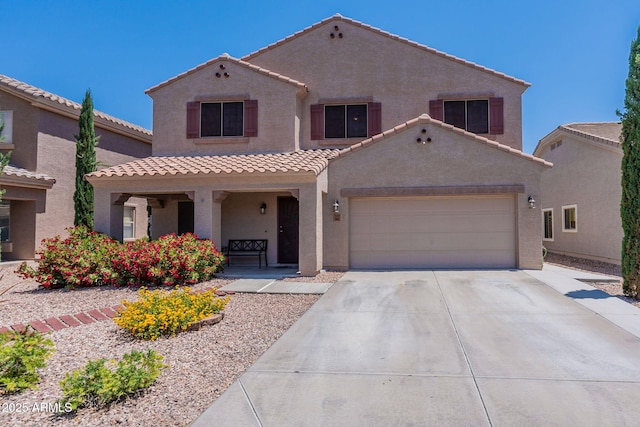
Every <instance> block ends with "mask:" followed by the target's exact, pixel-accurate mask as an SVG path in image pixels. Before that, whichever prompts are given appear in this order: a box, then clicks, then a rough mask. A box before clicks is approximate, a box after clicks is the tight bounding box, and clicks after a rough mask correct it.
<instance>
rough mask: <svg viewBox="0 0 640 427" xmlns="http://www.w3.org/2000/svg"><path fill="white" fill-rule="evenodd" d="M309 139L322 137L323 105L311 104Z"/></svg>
mask: <svg viewBox="0 0 640 427" xmlns="http://www.w3.org/2000/svg"><path fill="white" fill-rule="evenodd" d="M311 139H312V140H319V139H324V105H323V104H314V105H312V106H311Z"/></svg>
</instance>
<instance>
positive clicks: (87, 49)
mask: <svg viewBox="0 0 640 427" xmlns="http://www.w3.org/2000/svg"><path fill="white" fill-rule="evenodd" d="M0 11H1V13H2V16H4V17H5V19H2V20H1V23H0V29H1V31H2V34H3V35H4V37H3V38H4V43H3V46H2V47H3V55H2V57H3V59H2V61H0V73H1V74H5V75H8V76H10V77H13V78H15V79H18V80H21V81H24V82H26V83H29V84H31V85H34V86H37V87H39V88H41V89H44V90H47V91H49V92H53V93H55V94H57V95H60V96H63V97H65V98H69V99H72V100H74V101H77V102H81V101H82V98H83V96H84V92H85V90H86V89H88V88H90V89H91V91H92V94H93V98H94V104H95V107H96V108H97V109H99V110H101V111H103V112H105V113H108V114H111V115H114V116H116V117H119V118H121V119H124V120H127V121H130V122H133V123H135V124H139V125H141V126H144V127H146V128H149V129H151V128H152V103H151V98H149V97H148V96H147V95H146V94H145V93H144V91H145V90H146V89H148V88H150V87H152V86H154V85H156V84H158V83H160V82H162V81H164V80H167V79H168V78H170V77H173V76H175V75H177V74H179V73H181V72H183V71H186V70H187V69H189V68H192V67H194V66H196V65H198V64H201V63H203V62H206V61H207V60H209V59H211V58H214V57H216V56H218V55H220V54H221V53H224V52H227V53H229V54H230V55H232V56H235V57H242V56H244V55H246V54H248V53H250V52H253V51H255V50H257V49H259V48H261V47H263V46H266V45H267V44H270V43H273V42H275V41H277V40H280V39H282V38H284V37H286V36H288V35H290V34H292V33H294V32H296V31H299V30H301V29H303V28H305V27H308V26H309V25H312V24H314V23H316V22H318V21H321V20H323V19H324V18H327V17H329V16H332V15H334V14H335V13H340V14H342V15H344V16H347V17H349V18H352V19H355V20H358V21H362V22H364V23H367V24H370V25H373V26H375V27H378V28H381V29H383V30H385V31H389V32H391V33H394V34H398V35H400V36H402V37H406V38H409V39H411V40H414V41H416V42H419V43H421V44H424V45H427V46H430V47H432V48H434V49H438V50H441V51H444V52H447V53H449V54H452V55H455V56H458V57H461V58H464V59H466V60H469V61H472V62H475V63H478V64H480V65H483V66H485V67H489V68H492V69H495V70H498V71H500V72H503V73H506V74H508V75H511V76H514V77H517V78H519V79H522V80H525V81H527V82H529V83H531V85H532V86H531V87H530V88H529V89H528V90H527V91H526V92H525V94H524V95H523V98H522V99H523V143H524V151H525V152H528V153H531V152H532V151H533V149H534V148H535V145H536V144H537V142H538V140H539V139H540V138H542V137H543V136H544V135H546V134H547V133H549V132H551V131H552V130H553V129H555V128H556V127H557V126H558V125H560V124H563V123H569V122H584V121H615V120H618V117H617V116H616V110H617V109H620V110H621V109H622V108H623V100H624V83H625V79H626V76H627V72H628V56H629V48H630V45H631V42H632V40H633V39H634V38H635V37H636V34H637V28H638V26H639V25H640V1H638V0H608V1H607V2H604V1H593V0H582V1H580V0H537V1H535V2H520V1H517V0H511V1H506V0H485V1H471V0H465V1H463V0H447V1H425V0H423V1H417V0H395V1H392V2H389V1H371V0H370V1H364V0H343V1H334V0H321V1H318V0H315V1H303V0H297V1H293V0H282V1H267V0H263V1H254V0H245V1H242V0H241V1H228V0H227V1H218V0H209V1H204V0H193V1H189V0H183V1H175V0H174V1H168V0H155V1H136V0H129V1H121V0H112V1H108V2H107V1H97V0H96V1H89V0H85V1H80V0H76V1H71V0H66V1H65V0H56V1H44V0H42V1H36V0H32V1H16V0H0Z"/></svg>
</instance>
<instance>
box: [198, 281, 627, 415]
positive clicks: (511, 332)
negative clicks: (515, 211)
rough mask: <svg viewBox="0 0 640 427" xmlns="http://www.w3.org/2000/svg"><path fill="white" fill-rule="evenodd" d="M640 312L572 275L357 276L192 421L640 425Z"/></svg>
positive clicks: (333, 291)
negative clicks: (625, 327)
mask: <svg viewBox="0 0 640 427" xmlns="http://www.w3.org/2000/svg"><path fill="white" fill-rule="evenodd" d="M534 276H536V277H534ZM599 303H600V305H598V304H599ZM599 307H603V309H602V310H599ZM639 314H640V310H638V309H636V308H634V307H633V306H631V305H629V304H626V303H624V302H622V301H620V300H617V299H616V298H610V297H607V296H606V294H603V293H599V291H595V290H593V288H590V287H589V286H586V285H584V284H582V283H581V282H578V281H576V280H574V279H573V278H570V277H565V276H563V275H562V272H559V271H555V272H554V271H549V270H543V271H540V272H530V273H528V272H525V271H417V272H416V271H401V272H349V273H347V274H346V275H345V276H344V277H343V279H342V280H341V281H340V282H338V283H336V284H335V285H334V286H333V287H332V288H331V289H329V291H328V292H327V293H326V294H325V295H324V296H323V297H322V298H321V299H320V300H319V301H318V302H317V303H316V304H315V305H314V306H313V307H312V308H311V309H310V310H309V311H308V312H307V313H306V314H305V315H304V316H303V317H302V318H301V319H300V320H299V321H298V322H297V323H296V324H294V325H293V326H292V327H291V328H290V329H289V331H287V332H286V333H285V335H283V337H282V338H281V339H280V340H278V341H277V342H276V343H275V344H274V345H273V346H272V347H271V348H270V349H269V350H268V351H267V352H266V353H265V354H264V355H263V356H262V357H261V358H260V359H259V360H258V361H257V362H256V363H255V364H254V365H253V366H252V367H251V368H250V369H249V370H248V371H247V372H245V373H244V374H243V375H242V377H241V378H240V379H239V380H238V381H237V382H235V383H234V384H233V385H232V386H231V387H230V388H229V389H227V391H226V392H225V393H224V394H223V395H222V396H221V397H220V398H219V399H218V400H217V401H216V402H214V404H213V405H212V406H211V407H210V408H209V409H208V410H207V411H206V412H205V413H203V414H202V416H201V417H200V418H199V419H198V420H197V421H196V422H195V423H194V424H193V425H194V426H206V425H216V426H222V425H230V426H316V425H317V426H395V425H412V426H542V425H544V426H625V425H629V426H631V425H640V405H638V399H639V396H640V338H638V337H637V336H636V335H634V334H633V333H631V332H633V328H636V330H638V331H640V329H639V328H638V326H637V325H638V323H640V317H639ZM604 316H607V317H610V319H607V318H606V317H604ZM616 319H617V320H616ZM614 322H616V323H618V324H616V323H614ZM625 325H629V328H627V329H629V330H631V332H629V331H628V330H625V329H623V327H624V326H625ZM621 326H623V327H621ZM638 335H640V334H638Z"/></svg>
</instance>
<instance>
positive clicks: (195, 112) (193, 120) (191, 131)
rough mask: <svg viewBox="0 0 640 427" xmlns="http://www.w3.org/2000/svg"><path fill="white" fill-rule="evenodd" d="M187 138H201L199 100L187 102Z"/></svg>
mask: <svg viewBox="0 0 640 427" xmlns="http://www.w3.org/2000/svg"><path fill="white" fill-rule="evenodd" d="M187 138H200V103H199V102H187Z"/></svg>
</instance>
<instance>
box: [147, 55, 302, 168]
mask: <svg viewBox="0 0 640 427" xmlns="http://www.w3.org/2000/svg"><path fill="white" fill-rule="evenodd" d="M220 65H224V67H225V69H224V72H226V73H228V74H229V77H228V78H227V77H220V78H217V77H216V76H215V74H216V73H219V72H221V70H220V68H219V66H220ZM299 90H300V88H299V87H297V86H295V85H293V84H290V83H287V82H284V81H282V80H279V79H277V78H273V77H269V76H267V75H265V74H263V73H259V72H257V71H255V70H252V69H249V68H247V67H246V66H242V65H239V64H237V63H235V62H233V61H230V60H224V59H221V60H219V61H214V62H213V63H212V64H210V65H209V66H207V67H204V68H202V69H200V70H198V71H196V72H194V73H191V74H189V75H187V76H185V77H183V78H181V79H178V80H176V81H175V82H173V83H172V84H170V85H168V86H164V87H161V88H159V89H157V90H154V91H152V92H150V93H149V95H150V96H151V97H152V98H153V128H154V137H153V154H154V155H155V156H159V155H176V154H184V155H195V154H229V153H247V152H277V151H293V150H295V149H296V148H298V134H297V125H296V123H297V121H298V120H299V118H298V116H299V114H300V113H299V111H297V105H298V95H297V93H298V91H299ZM243 99H257V100H258V136H257V137H254V138H245V137H233V138H224V137H209V138H199V139H187V137H186V129H187V125H186V118H187V112H186V107H187V102H191V101H203V102H204V101H223V100H231V101H241V100H243Z"/></svg>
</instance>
